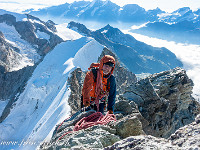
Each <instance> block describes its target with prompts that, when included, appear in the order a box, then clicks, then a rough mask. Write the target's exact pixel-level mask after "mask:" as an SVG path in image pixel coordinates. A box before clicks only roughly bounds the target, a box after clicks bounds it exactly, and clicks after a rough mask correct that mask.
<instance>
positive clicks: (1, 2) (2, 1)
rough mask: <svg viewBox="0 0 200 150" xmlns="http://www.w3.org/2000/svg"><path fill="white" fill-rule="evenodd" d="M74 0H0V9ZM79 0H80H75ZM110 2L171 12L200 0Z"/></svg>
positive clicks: (192, 5) (116, 0)
mask: <svg viewBox="0 0 200 150" xmlns="http://www.w3.org/2000/svg"><path fill="white" fill-rule="evenodd" d="M73 1H75V0H42V1H41V0H0V9H5V8H7V10H11V9H15V10H22V9H25V7H27V8H30V7H31V6H34V8H37V7H44V6H52V5H59V4H63V3H66V2H68V3H71V2H73ZM76 1H80V0H76ZM85 1H92V0H85ZM111 1H112V2H114V3H116V4H118V5H120V6H123V5H125V4H138V5H139V6H141V7H143V8H145V9H146V10H148V9H154V8H157V7H159V8H160V9H162V10H164V11H167V12H172V11H174V10H177V9H178V8H181V7H190V8H191V9H193V10H196V9H197V8H200V0H111ZM10 2H11V3H10Z"/></svg>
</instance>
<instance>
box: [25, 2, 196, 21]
mask: <svg viewBox="0 0 200 150" xmlns="http://www.w3.org/2000/svg"><path fill="white" fill-rule="evenodd" d="M26 12H27V13H30V14H32V15H35V16H44V15H45V16H52V17H53V16H55V17H62V18H67V19H78V20H92V21H101V22H105V21H106V22H117V21H122V22H131V23H144V22H148V21H150V22H154V21H161V22H168V23H177V22H180V21H184V20H188V21H193V22H197V21H199V18H200V9H198V10H197V11H192V10H191V9H190V8H189V7H184V8H180V9H178V10H176V11H174V12H172V13H167V12H165V11H162V10H160V9H159V8H156V9H153V10H148V11H146V10H145V9H144V8H142V7H140V6H138V5H137V4H127V5H125V6H123V7H120V6H118V5H116V4H115V3H112V2H111V1H110V0H107V1H102V0H93V1H92V2H89V1H78V2H76V1H75V2H73V3H71V4H69V3H65V4H62V5H58V6H52V7H48V8H43V9H40V10H38V11H33V10H27V11H26Z"/></svg>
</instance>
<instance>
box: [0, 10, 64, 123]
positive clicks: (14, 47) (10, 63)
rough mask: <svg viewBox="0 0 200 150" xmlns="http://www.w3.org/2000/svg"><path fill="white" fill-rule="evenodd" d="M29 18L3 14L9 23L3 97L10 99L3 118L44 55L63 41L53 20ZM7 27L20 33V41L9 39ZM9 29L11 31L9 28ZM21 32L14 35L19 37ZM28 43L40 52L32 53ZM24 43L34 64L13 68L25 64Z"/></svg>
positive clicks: (1, 73) (0, 65) (1, 45)
mask: <svg viewBox="0 0 200 150" xmlns="http://www.w3.org/2000/svg"><path fill="white" fill-rule="evenodd" d="M26 19H27V21H16V17H15V16H13V15H11V14H3V15H0V23H2V24H3V27H5V29H2V31H0V89H1V90H0V100H2V101H5V100H6V101H8V104H7V106H6V107H5V109H4V111H3V113H2V114H0V115H1V116H0V122H2V121H3V120H4V119H5V118H6V117H7V115H8V114H9V112H10V108H11V107H12V104H13V103H14V102H15V101H16V100H17V94H19V93H21V92H22V91H23V89H24V86H25V85H26V82H27V81H28V79H29V77H30V76H31V75H32V72H33V71H34V69H35V67H36V66H37V65H38V64H39V63H40V61H42V60H43V58H44V56H45V55H46V54H47V53H48V52H49V51H51V50H52V49H53V48H54V47H55V46H56V45H57V44H59V43H61V42H62V41H63V40H62V39H61V38H60V37H59V36H57V35H56V34H55V33H54V32H55V31H56V28H55V26H54V23H53V22H52V21H48V22H43V21H41V20H40V19H38V18H36V17H34V16H31V15H27V18H26ZM6 28H8V29H12V30H13V32H16V34H18V35H19V36H20V37H19V39H20V40H19V39H15V40H16V41H12V42H10V41H9V40H8V39H6V37H5V35H4V34H3V31H4V30H8V29H6ZM0 30H1V29H0ZM8 32H9V31H8ZM10 32H12V31H10ZM5 33H6V34H9V33H7V32H5ZM38 33H43V34H46V35H48V36H49V39H44V38H42V37H39V36H37V35H38ZM12 34H14V33H12ZM12 34H11V35H12ZM18 35H14V36H16V37H17V36H18ZM14 42H17V44H13V43H14ZM20 42H22V43H20ZM23 42H24V43H23ZM26 43H28V44H29V45H30V47H31V48H32V49H34V50H36V54H34V53H31V50H32V49H30V52H28V49H29V48H30V47H28V46H27V45H26ZM20 46H21V47H20ZM22 47H25V48H24V49H25V50H26V51H27V53H25V55H29V54H30V53H31V54H30V56H31V58H28V61H30V62H31V64H33V65H31V66H25V67H22V69H15V70H13V68H18V67H19V66H20V64H23V62H22V61H23V59H24V50H22V49H20V48H22ZM38 54H39V55H38ZM32 55H35V56H32ZM36 55H37V56H36ZM35 57H37V58H35Z"/></svg>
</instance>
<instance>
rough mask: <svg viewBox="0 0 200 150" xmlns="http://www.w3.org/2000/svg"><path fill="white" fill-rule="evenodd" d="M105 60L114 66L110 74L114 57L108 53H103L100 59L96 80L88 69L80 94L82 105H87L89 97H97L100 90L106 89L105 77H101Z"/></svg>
mask: <svg viewBox="0 0 200 150" xmlns="http://www.w3.org/2000/svg"><path fill="white" fill-rule="evenodd" d="M106 62H112V63H113V64H114V67H113V68H112V70H111V74H113V71H114V68H115V59H114V57H112V56H110V55H105V56H104V57H103V58H102V59H101V61H100V66H99V69H98V71H97V81H96V82H94V75H93V72H92V71H88V72H87V74H86V77H85V80H84V84H83V89H82V95H83V105H84V106H88V105H90V100H91V97H94V98H96V97H98V96H100V93H101V92H102V91H106V90H108V89H107V88H106V85H107V79H106V80H105V79H103V70H102V69H103V65H104V63H106Z"/></svg>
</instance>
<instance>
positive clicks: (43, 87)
mask: <svg viewBox="0 0 200 150" xmlns="http://www.w3.org/2000/svg"><path fill="white" fill-rule="evenodd" d="M102 50H103V46H102V45H100V44H99V43H98V42H96V41H95V40H94V39H92V38H86V37H81V38H79V39H77V40H74V41H67V42H63V43H61V44H59V45H58V46H56V47H55V49H54V50H53V51H51V52H50V53H48V54H47V55H46V56H45V58H44V60H43V61H42V62H41V63H40V64H39V65H38V66H37V68H36V69H35V71H34V73H33V75H32V77H31V78H30V79H29V81H28V83H27V85H26V87H25V90H24V92H23V93H22V94H21V95H20V96H19V99H18V101H17V102H16V103H15V105H14V108H13V109H12V110H11V112H10V114H9V116H8V117H7V118H6V119H5V120H4V121H3V122H2V123H1V124H0V135H1V136H0V141H7V142H9V141H12V142H14V144H8V145H5V143H4V144H3V145H2V144H0V149H11V148H14V149H20V150H21V149H29V150H30V149H35V148H36V147H37V146H38V145H39V143H40V142H42V141H43V140H44V139H45V140H48V139H50V138H51V135H52V133H53V130H54V128H55V125H56V124H58V123H60V122H61V121H63V120H64V119H65V118H67V117H68V116H69V115H70V106H69V105H68V97H69V95H70V89H69V86H68V84H67V79H68V77H69V76H70V72H71V71H72V70H74V68H76V67H78V66H79V67H81V68H82V69H84V70H86V69H87V68H88V67H89V66H90V64H91V63H92V62H96V61H97V58H98V56H99V55H100V54H101V52H102Z"/></svg>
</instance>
